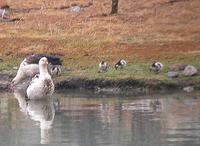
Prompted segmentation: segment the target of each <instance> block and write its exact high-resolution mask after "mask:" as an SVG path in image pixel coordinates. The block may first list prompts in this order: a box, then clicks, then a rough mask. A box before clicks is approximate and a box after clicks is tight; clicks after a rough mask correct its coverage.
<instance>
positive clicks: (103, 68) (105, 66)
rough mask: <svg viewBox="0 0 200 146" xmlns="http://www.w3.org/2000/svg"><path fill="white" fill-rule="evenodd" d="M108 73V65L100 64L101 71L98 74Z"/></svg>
mask: <svg viewBox="0 0 200 146" xmlns="http://www.w3.org/2000/svg"><path fill="white" fill-rule="evenodd" d="M107 71H108V64H107V62H105V61H101V62H100V63H99V69H98V72H99V73H103V72H107Z"/></svg>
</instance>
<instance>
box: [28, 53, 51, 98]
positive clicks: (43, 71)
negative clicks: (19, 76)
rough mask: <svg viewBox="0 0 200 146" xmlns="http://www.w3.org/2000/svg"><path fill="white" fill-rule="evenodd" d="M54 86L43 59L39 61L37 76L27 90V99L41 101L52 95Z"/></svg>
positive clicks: (46, 63)
mask: <svg viewBox="0 0 200 146" xmlns="http://www.w3.org/2000/svg"><path fill="white" fill-rule="evenodd" d="M53 92H54V84H53V81H52V79H51V75H50V74H49V72H48V61H47V58H46V57H43V58H41V59H40V61H39V75H36V76H35V77H34V78H33V79H32V81H31V82H30V85H29V86H28V88H27V97H28V98H29V99H41V98H45V97H48V96H50V95H52V94H53Z"/></svg>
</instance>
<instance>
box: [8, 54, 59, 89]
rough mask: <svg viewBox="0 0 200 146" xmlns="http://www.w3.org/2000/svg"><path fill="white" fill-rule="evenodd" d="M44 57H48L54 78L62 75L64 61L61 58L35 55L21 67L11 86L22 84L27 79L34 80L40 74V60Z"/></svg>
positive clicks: (27, 58) (26, 59)
mask: <svg viewBox="0 0 200 146" xmlns="http://www.w3.org/2000/svg"><path fill="white" fill-rule="evenodd" d="M42 57H46V58H47V59H48V61H49V63H50V64H51V65H49V66H48V70H49V72H50V74H51V75H52V76H55V75H59V74H60V73H61V68H60V66H61V65H62V61H61V60H60V58H58V57H55V56H52V55H44V54H34V55H30V56H28V57H26V58H25V59H24V60H23V61H22V63H21V64H20V66H19V69H18V72H17V75H16V76H15V78H14V79H13V80H12V82H11V85H12V86H15V85H17V84H18V83H20V82H21V81H22V80H24V79H27V78H33V77H34V76H35V75H36V74H38V73H39V65H38V63H39V60H40V59H41V58H42Z"/></svg>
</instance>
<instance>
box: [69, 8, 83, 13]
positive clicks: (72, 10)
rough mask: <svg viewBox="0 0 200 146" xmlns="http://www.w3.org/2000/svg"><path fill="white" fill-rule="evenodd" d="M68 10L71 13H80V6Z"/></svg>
mask: <svg viewBox="0 0 200 146" xmlns="http://www.w3.org/2000/svg"><path fill="white" fill-rule="evenodd" d="M69 10H70V12H73V13H80V12H81V7H80V6H74V7H71V8H70V9H69Z"/></svg>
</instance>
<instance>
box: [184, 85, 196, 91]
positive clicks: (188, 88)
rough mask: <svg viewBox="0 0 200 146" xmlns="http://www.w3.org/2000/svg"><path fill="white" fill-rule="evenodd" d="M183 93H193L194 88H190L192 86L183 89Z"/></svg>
mask: <svg viewBox="0 0 200 146" xmlns="http://www.w3.org/2000/svg"><path fill="white" fill-rule="evenodd" d="M183 91H185V92H192V91H194V87H192V86H187V87H184V88H183Z"/></svg>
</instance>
